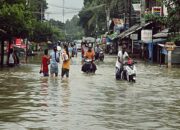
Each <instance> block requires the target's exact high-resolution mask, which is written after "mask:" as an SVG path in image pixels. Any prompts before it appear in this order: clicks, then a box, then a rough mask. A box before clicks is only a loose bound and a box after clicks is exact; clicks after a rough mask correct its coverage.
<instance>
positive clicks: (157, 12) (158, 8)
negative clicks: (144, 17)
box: [152, 7, 162, 16]
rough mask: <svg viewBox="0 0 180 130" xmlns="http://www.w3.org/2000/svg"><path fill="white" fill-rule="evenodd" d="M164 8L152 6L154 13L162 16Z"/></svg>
mask: <svg viewBox="0 0 180 130" xmlns="http://www.w3.org/2000/svg"><path fill="white" fill-rule="evenodd" d="M161 12H162V8H161V7H152V14H155V15H158V16H161Z"/></svg>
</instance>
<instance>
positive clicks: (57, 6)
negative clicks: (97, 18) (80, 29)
mask: <svg viewBox="0 0 180 130" xmlns="http://www.w3.org/2000/svg"><path fill="white" fill-rule="evenodd" d="M83 1H84V0H64V2H65V3H64V7H68V8H74V9H81V8H82V7H83ZM47 3H48V9H47V10H46V12H47V13H46V15H45V17H46V19H47V20H49V19H51V18H53V19H55V20H60V21H63V8H62V7H63V0H47ZM48 13H49V14H48ZM76 14H78V10H72V9H65V15H64V22H65V21H66V20H67V19H71V18H72V17H73V16H74V15H76Z"/></svg>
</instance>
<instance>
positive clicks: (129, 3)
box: [128, 0, 132, 28]
mask: <svg viewBox="0 0 180 130" xmlns="http://www.w3.org/2000/svg"><path fill="white" fill-rule="evenodd" d="M128 5H129V28H130V27H131V8H132V0H128Z"/></svg>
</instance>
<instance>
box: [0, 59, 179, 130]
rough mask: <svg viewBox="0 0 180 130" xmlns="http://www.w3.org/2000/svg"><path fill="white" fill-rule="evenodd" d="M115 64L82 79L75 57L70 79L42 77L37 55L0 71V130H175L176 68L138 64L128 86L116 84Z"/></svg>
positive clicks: (100, 66)
mask: <svg viewBox="0 0 180 130" xmlns="http://www.w3.org/2000/svg"><path fill="white" fill-rule="evenodd" d="M115 61H116V58H115V57H114V56H106V57H105V61H104V63H97V69H98V70H97V71H96V74H95V75H87V74H84V73H82V72H81V63H80V57H77V58H74V59H73V61H72V65H71V68H70V78H69V80H61V79H60V77H58V78H51V77H49V78H43V77H42V75H41V74H39V69H40V63H39V61H38V60H37V57H30V64H28V65H21V66H19V67H15V68H3V69H2V68H0V104H1V105H0V130H120V129H123V130H126V129H127V130H129V129H133V130H141V129H146V130H154V129H156V130H176V129H177V130H178V129H180V69H179V68H173V69H172V70H168V69H167V68H165V67H159V66H158V65H152V64H148V63H142V62H139V63H138V64H137V65H136V67H137V70H138V72H137V82H136V83H128V82H127V81H116V80H115V76H114V72H115V68H114V67H115Z"/></svg>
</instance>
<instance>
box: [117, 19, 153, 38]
mask: <svg viewBox="0 0 180 130" xmlns="http://www.w3.org/2000/svg"><path fill="white" fill-rule="evenodd" d="M151 23H152V22H149V23H144V24H135V25H133V26H132V27H130V28H129V29H128V30H126V31H124V32H122V33H121V34H120V35H119V36H118V37H119V38H121V39H123V38H125V37H128V36H129V35H131V34H132V33H135V32H136V31H139V30H141V29H142V28H144V27H146V26H148V25H150V24H151Z"/></svg>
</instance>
